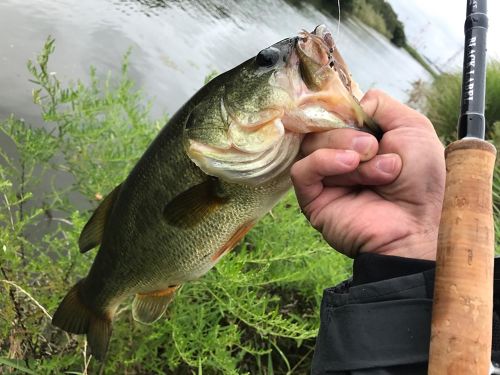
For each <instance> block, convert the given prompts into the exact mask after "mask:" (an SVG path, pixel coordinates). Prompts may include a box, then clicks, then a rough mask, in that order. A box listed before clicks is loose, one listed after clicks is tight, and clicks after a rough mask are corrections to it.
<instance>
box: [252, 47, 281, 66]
mask: <svg viewBox="0 0 500 375" xmlns="http://www.w3.org/2000/svg"><path fill="white" fill-rule="evenodd" d="M279 58H280V51H279V50H278V49H277V48H274V47H269V48H266V49H263V50H262V51H260V52H259V53H258V54H257V57H256V58H255V62H256V63H257V65H258V66H260V67H263V68H264V67H266V68H269V67H271V66H273V65H274V64H276V63H277V62H278V60H279Z"/></svg>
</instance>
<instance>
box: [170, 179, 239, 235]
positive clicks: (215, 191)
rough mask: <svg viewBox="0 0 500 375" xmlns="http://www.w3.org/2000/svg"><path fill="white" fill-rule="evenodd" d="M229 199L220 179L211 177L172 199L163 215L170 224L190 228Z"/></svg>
mask: <svg viewBox="0 0 500 375" xmlns="http://www.w3.org/2000/svg"><path fill="white" fill-rule="evenodd" d="M228 200H229V198H228V197H227V196H226V194H225V192H224V191H223V189H222V186H221V184H220V181H219V179H217V178H215V177H210V178H209V179H207V180H206V181H204V182H202V183H201V184H199V185H195V186H193V187H191V188H190V189H188V190H186V191H185V192H183V193H181V194H179V195H178V196H177V197H175V198H174V199H173V200H172V201H170V202H169V203H168V204H167V205H166V206H165V208H164V210H163V216H164V217H165V220H166V221H167V222H168V223H169V224H170V225H173V226H176V227H179V228H190V227H192V226H194V225H196V224H197V223H198V222H200V221H201V220H202V219H203V218H204V217H206V215H208V214H209V213H211V212H213V211H214V210H216V209H217V208H219V207H220V206H222V205H224V204H225V203H226V202H227V201H228Z"/></svg>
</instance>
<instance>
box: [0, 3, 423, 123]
mask: <svg viewBox="0 0 500 375" xmlns="http://www.w3.org/2000/svg"><path fill="white" fill-rule="evenodd" d="M320 23H325V24H326V25H328V26H329V27H330V28H331V29H332V31H333V32H334V34H335V36H336V38H335V39H336V42H337V45H338V46H339V49H340V51H341V53H342V54H343V55H344V59H345V60H346V62H347V64H348V65H349V67H350V69H351V72H352V74H353V77H354V79H355V80H357V81H358V83H359V84H360V86H361V88H362V89H364V90H367V89H369V88H371V87H377V88H381V89H383V90H385V91H387V92H389V93H390V94H391V95H393V96H395V97H397V98H398V99H400V100H405V99H406V97H407V90H408V89H409V88H410V85H411V82H412V81H414V80H417V79H424V80H427V79H429V75H428V73H427V72H426V71H425V70H424V69H423V68H422V67H421V66H420V65H419V64H418V63H416V62H415V61H414V60H413V59H412V58H411V57H410V56H409V55H408V54H407V53H406V52H405V51H403V50H401V49H397V48H395V47H394V46H392V45H391V44H390V43H389V42H388V41H387V40H386V39H385V38H384V37H382V36H380V35H379V34H377V33H376V32H374V31H372V30H371V29H369V28H367V27H365V26H364V25H361V24H359V23H357V22H354V21H351V20H348V19H346V18H343V17H341V23H340V28H339V34H337V24H338V20H337V18H336V17H333V16H332V15H330V14H327V13H325V12H322V11H321V10H318V9H315V8H313V7H311V6H303V7H296V6H294V5H292V4H291V3H289V2H286V1H284V0H260V1H255V0H238V1H237V0H209V1H195V0H181V1H166V0H114V1H104V0H85V1H82V0H36V1H35V0H31V1H20V0H2V1H0V119H2V118H5V117H6V116H8V115H10V114H11V113H14V114H15V115H16V116H18V117H21V118H24V119H25V120H26V121H28V122H30V123H34V124H38V125H40V123H41V120H40V115H39V109H38V107H37V106H35V105H34V104H33V103H32V101H31V91H32V88H33V84H32V83H30V82H29V81H28V79H29V78H30V77H29V75H28V72H27V69H26V62H27V60H28V59H33V58H35V56H36V54H37V52H38V51H40V50H41V48H42V45H43V43H44V41H45V39H46V38H47V36H48V35H52V36H53V37H55V39H56V52H55V53H54V54H53V56H52V57H51V61H50V63H49V66H50V69H51V70H52V71H53V72H55V73H56V74H57V75H58V77H59V78H60V79H61V80H63V81H68V80H72V81H75V80H77V79H81V80H83V81H86V79H87V77H88V71H89V67H90V66H91V65H93V66H95V67H96V68H97V71H98V72H99V74H102V75H105V74H106V73H107V72H108V71H111V72H118V71H119V69H120V65H121V62H122V58H123V55H124V54H125V52H126V51H127V50H128V49H129V48H131V49H132V55H131V65H130V73H131V76H132V78H133V79H134V80H135V82H136V83H137V87H138V88H140V89H142V90H143V91H144V92H145V93H146V95H147V97H148V98H151V99H153V102H154V106H153V115H156V116H158V115H160V114H162V113H169V114H173V113H174V112H175V111H176V110H177V109H178V108H179V107H180V106H181V105H182V104H183V103H184V102H185V101H187V100H188V99H189V97H190V96H191V95H192V94H194V92H195V91H196V90H197V89H199V88H200V87H201V85H202V84H203V81H204V78H205V76H206V75H207V74H208V73H210V72H211V71H214V70H216V71H218V72H222V71H225V70H227V69H230V68H231V67H233V66H235V65H237V64H239V63H240V62H242V61H244V60H246V59H247V58H249V57H251V56H253V55H255V54H256V53H257V52H258V51H259V50H261V49H262V48H264V47H266V46H269V45H271V44H273V43H274V42H276V41H278V40H281V39H283V38H285V37H288V36H291V35H295V34H296V33H297V31H299V30H300V29H306V30H312V29H313V28H314V27H315V26H316V25H317V24H320Z"/></svg>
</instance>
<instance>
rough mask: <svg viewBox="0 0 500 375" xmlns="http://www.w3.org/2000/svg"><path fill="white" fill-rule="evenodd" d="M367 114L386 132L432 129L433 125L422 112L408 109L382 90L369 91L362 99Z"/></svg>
mask: <svg viewBox="0 0 500 375" xmlns="http://www.w3.org/2000/svg"><path fill="white" fill-rule="evenodd" d="M360 104H361V106H362V107H363V110H364V111H365V113H366V114H367V115H368V116H370V117H371V118H373V120H374V121H375V122H376V123H377V124H378V125H379V126H380V128H381V129H382V130H383V131H384V132H387V131H390V130H393V129H397V128H400V127H412V128H422V127H424V128H431V129H434V127H433V126H432V123H431V122H430V121H429V119H428V118H427V117H425V116H424V115H423V114H421V113H420V112H417V111H416V110H414V109H412V108H410V107H408V106H407V105H405V104H403V103H401V102H399V101H397V100H396V99H394V98H393V97H391V96H389V95H387V94H386V93H384V92H383V91H380V90H369V91H367V92H366V94H365V96H363V98H362V99H361V102H360Z"/></svg>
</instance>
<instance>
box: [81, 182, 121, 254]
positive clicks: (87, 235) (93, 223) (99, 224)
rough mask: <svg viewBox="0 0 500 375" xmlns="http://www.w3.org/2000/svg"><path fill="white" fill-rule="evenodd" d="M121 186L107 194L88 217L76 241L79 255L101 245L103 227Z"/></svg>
mask: <svg viewBox="0 0 500 375" xmlns="http://www.w3.org/2000/svg"><path fill="white" fill-rule="evenodd" d="M121 186H122V185H121V184H120V185H118V186H117V187H115V188H114V189H113V191H112V192H111V193H109V194H108V195H107V196H106V198H104V200H103V201H102V202H101V204H100V205H99V206H98V207H97V208H96V210H95V211H94V213H93V214H92V216H91V217H90V219H89V221H88V222H87V224H85V226H84V227H83V230H82V233H80V238H79V239H78V246H79V247H80V252H81V253H85V252H86V251H89V250H90V249H93V248H94V247H96V246H97V245H99V244H100V243H101V240H102V234H103V232H104V225H105V224H106V221H107V220H108V216H109V213H110V212H111V209H112V208H113V205H114V202H115V200H116V197H117V196H118V193H119V192H120V188H121Z"/></svg>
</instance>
